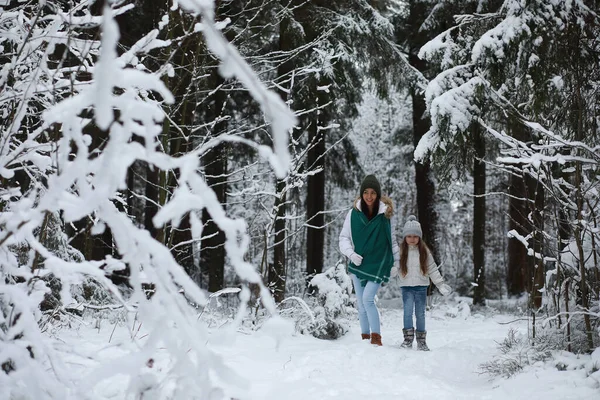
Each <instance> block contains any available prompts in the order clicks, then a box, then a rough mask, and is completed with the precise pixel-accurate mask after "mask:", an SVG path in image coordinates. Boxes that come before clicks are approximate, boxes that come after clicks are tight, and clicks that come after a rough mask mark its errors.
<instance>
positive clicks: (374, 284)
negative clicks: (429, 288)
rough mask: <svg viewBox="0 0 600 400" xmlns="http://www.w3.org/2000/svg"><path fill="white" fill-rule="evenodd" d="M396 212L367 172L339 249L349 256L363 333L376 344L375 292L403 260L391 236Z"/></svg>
mask: <svg viewBox="0 0 600 400" xmlns="http://www.w3.org/2000/svg"><path fill="white" fill-rule="evenodd" d="M393 212H394V211H393V206H392V201H391V200H390V199H389V198H387V197H384V198H382V197H381V186H380V185H379V181H378V180H377V178H375V176H373V175H367V176H366V177H365V179H364V180H363V182H362V184H361V185H360V197H359V198H358V199H357V200H356V201H355V202H354V207H352V209H351V210H350V211H349V212H348V215H346V220H345V221H344V226H343V228H342V231H341V232H340V237H339V245H340V251H341V252H342V253H343V254H344V255H345V256H346V257H348V258H349V259H350V264H349V265H348V272H350V276H351V278H352V283H353V285H354V291H355V292H356V300H357V301H356V302H357V306H358V320H359V322H360V329H361V332H362V334H361V337H362V338H363V339H371V344H374V345H377V346H381V345H382V344H381V329H380V322H379V311H378V310H377V306H376V305H375V295H376V294H377V291H378V290H379V287H380V286H381V283H382V282H387V281H388V280H389V277H390V271H391V269H392V267H393V266H394V265H397V264H398V261H399V260H400V258H399V254H400V253H399V248H398V243H397V241H396V240H395V239H394V238H393V237H392V232H395V226H394V224H393V222H392V221H391V217H392V214H393Z"/></svg>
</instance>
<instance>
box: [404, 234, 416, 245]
mask: <svg viewBox="0 0 600 400" xmlns="http://www.w3.org/2000/svg"><path fill="white" fill-rule="evenodd" d="M404 240H406V244H408V245H409V246H416V245H418V244H419V237H418V236H417V235H406V236H405V237H404Z"/></svg>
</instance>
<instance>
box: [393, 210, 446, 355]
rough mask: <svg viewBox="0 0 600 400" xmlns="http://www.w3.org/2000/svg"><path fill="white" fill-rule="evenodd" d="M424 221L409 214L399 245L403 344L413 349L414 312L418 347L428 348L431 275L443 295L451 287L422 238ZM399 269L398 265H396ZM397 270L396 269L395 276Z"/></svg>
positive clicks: (427, 349) (421, 348) (425, 349)
mask: <svg viewBox="0 0 600 400" xmlns="http://www.w3.org/2000/svg"><path fill="white" fill-rule="evenodd" d="M422 236H423V232H422V230H421V224H420V223H419V221H417V218H416V217H415V216H414V215H411V216H409V217H408V219H407V221H406V224H405V225H404V229H403V230H402V244H401V245H400V268H399V271H397V272H399V274H398V275H399V277H400V286H401V287H402V302H403V303H404V329H402V332H403V333H404V342H403V343H402V345H401V347H404V348H412V344H413V340H414V338H415V329H414V327H413V312H414V314H415V315H416V317H417V318H416V319H417V349H418V350H423V351H429V347H427V343H426V340H425V339H426V336H427V332H426V331H425V304H426V302H427V287H428V286H429V278H431V280H432V281H433V283H434V284H435V286H437V288H438V290H439V291H440V293H441V294H442V295H444V296H447V295H448V294H450V292H451V291H452V289H451V288H450V286H448V285H447V284H446V283H444V278H443V277H442V275H441V274H440V271H439V267H438V266H437V265H436V264H435V261H434V260H433V256H432V255H431V251H429V248H427V245H426V244H425V243H424V242H423V240H422ZM394 269H396V268H394ZM395 274H396V271H394V275H395Z"/></svg>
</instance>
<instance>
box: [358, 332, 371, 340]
mask: <svg viewBox="0 0 600 400" xmlns="http://www.w3.org/2000/svg"><path fill="white" fill-rule="evenodd" d="M360 337H361V338H362V340H369V339H371V334H370V333H361V334H360Z"/></svg>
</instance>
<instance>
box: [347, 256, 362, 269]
mask: <svg viewBox="0 0 600 400" xmlns="http://www.w3.org/2000/svg"><path fill="white" fill-rule="evenodd" d="M362 259H363V258H362V256H359V255H358V254H356V253H352V255H351V256H350V261H352V264H354V265H356V266H357V267H358V266H359V265H360V264H362Z"/></svg>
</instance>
